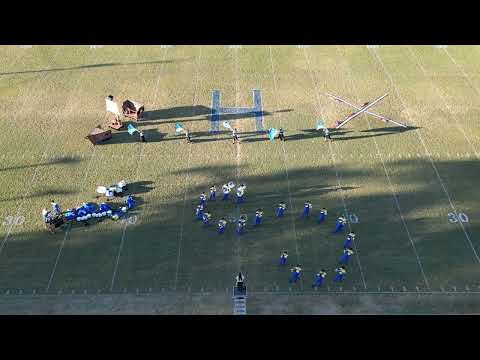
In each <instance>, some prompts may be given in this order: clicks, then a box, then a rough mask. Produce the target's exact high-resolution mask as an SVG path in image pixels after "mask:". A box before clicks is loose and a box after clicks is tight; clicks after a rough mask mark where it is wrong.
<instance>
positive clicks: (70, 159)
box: [0, 156, 82, 171]
mask: <svg viewBox="0 0 480 360" xmlns="http://www.w3.org/2000/svg"><path fill="white" fill-rule="evenodd" d="M80 161H82V159H80V158H79V157H76V156H61V157H57V158H54V159H52V160H50V161H47V162H43V163H36V164H29V165H15V166H10V167H6V168H1V169H0V171H8V170H19V169H29V168H34V167H37V166H49V165H75V164H77V163H79V162H80Z"/></svg>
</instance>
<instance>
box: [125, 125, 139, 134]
mask: <svg viewBox="0 0 480 360" xmlns="http://www.w3.org/2000/svg"><path fill="white" fill-rule="evenodd" d="M127 131H128V133H129V134H130V135H133V134H134V133H135V131H138V130H137V129H136V128H135V126H133V125H132V124H128V126H127Z"/></svg>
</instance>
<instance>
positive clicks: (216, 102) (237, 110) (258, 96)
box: [210, 90, 264, 133]
mask: <svg viewBox="0 0 480 360" xmlns="http://www.w3.org/2000/svg"><path fill="white" fill-rule="evenodd" d="M252 113H253V114H254V116H255V130H256V131H257V132H259V133H262V132H264V130H263V109H262V93H261V91H260V90H253V107H252V108H248V107H221V106H220V90H213V91H212V112H211V116H210V132H213V133H215V132H219V131H220V115H221V114H252Z"/></svg>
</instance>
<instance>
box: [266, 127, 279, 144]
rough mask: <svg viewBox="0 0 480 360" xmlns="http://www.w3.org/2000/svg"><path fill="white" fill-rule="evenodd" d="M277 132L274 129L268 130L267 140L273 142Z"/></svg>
mask: <svg viewBox="0 0 480 360" xmlns="http://www.w3.org/2000/svg"><path fill="white" fill-rule="evenodd" d="M277 134H278V130H277V129H275V128H271V129H268V138H269V139H270V140H271V141H273V140H274V139H275V136H277Z"/></svg>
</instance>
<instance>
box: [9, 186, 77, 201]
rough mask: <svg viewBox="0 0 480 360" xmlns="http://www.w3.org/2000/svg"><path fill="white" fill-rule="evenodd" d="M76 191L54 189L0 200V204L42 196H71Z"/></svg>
mask: <svg viewBox="0 0 480 360" xmlns="http://www.w3.org/2000/svg"><path fill="white" fill-rule="evenodd" d="M76 193H78V191H74V190H56V189H46V190H42V191H38V192H36V193H33V194H28V195H26V196H15V197H11V198H7V199H0V202H6V201H20V200H25V199H33V198H37V197H42V196H49V197H54V198H56V197H58V196H61V195H72V194H76Z"/></svg>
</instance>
